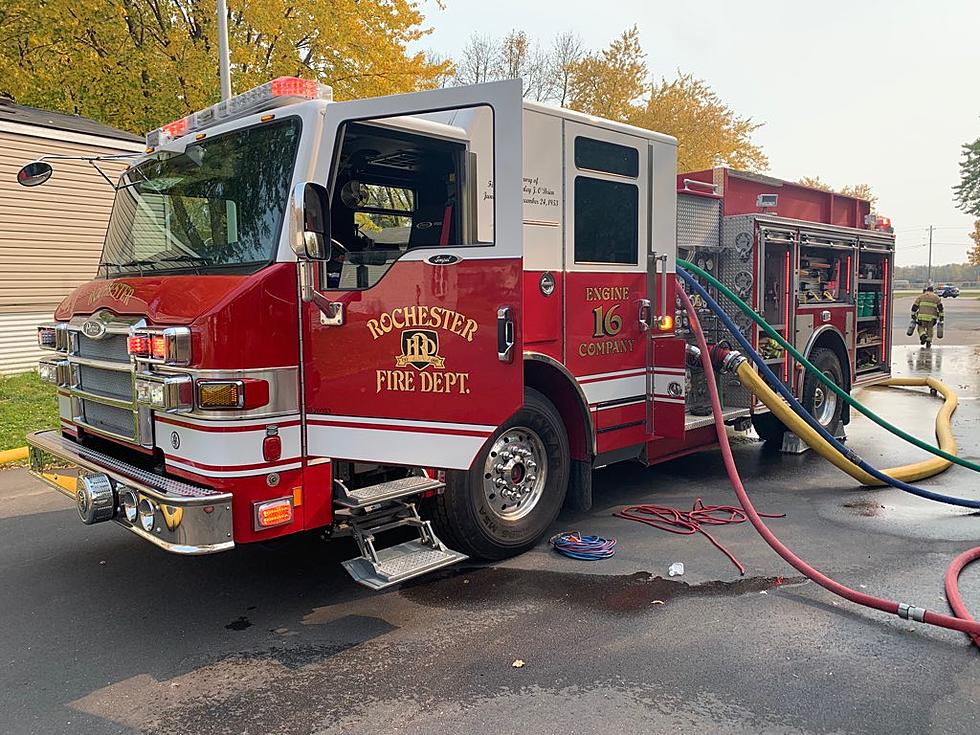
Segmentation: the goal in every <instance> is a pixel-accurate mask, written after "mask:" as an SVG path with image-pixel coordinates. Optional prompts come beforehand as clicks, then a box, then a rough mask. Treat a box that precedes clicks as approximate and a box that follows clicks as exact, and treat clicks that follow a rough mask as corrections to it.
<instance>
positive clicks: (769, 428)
mask: <svg viewBox="0 0 980 735" xmlns="http://www.w3.org/2000/svg"><path fill="white" fill-rule="evenodd" d="M752 428H753V429H755V433H756V434H758V435H759V438H760V439H762V441H764V442H766V443H767V444H778V445H779V446H782V444H783V434H784V433H785V432H786V426H785V425H784V424H783V422H782V421H780V420H779V419H777V418H776V417H775V416H774V415H773V414H771V413H770V412H769V411H766V412H765V413H757V414H753V416H752Z"/></svg>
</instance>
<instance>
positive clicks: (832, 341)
mask: <svg viewBox="0 0 980 735" xmlns="http://www.w3.org/2000/svg"><path fill="white" fill-rule="evenodd" d="M818 348H823V349H825V350H830V351H831V352H833V353H834V354H835V355H836V356H837V359H838V360H839V361H840V366H841V370H843V371H844V385H842V386H841V388H843V389H844V390H846V391H847V392H848V393H850V391H851V357H850V354H849V353H848V351H847V346H846V344H845V343H844V335H842V334H841V333H840V332H839V331H838V330H837V329H836V328H835V327H832V326H830V325H829V324H828V325H826V326H824V327H823V328H821V329H819V330H817V331H816V332H814V334H813V336H812V337H811V338H810V342H809V344H808V345H807V349H806V352H805V353H804V354H805V355H806V357H807V358H808V359H809V357H810V355H812V354H813V351H814V350H816V349H818ZM850 408H851V407H850V406H849V405H848V404H847V403H845V404H844V413H843V419H844V423H845V424H846V423H847V422H848V421H850V418H851V411H850Z"/></svg>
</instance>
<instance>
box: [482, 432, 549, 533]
mask: <svg viewBox="0 0 980 735" xmlns="http://www.w3.org/2000/svg"><path fill="white" fill-rule="evenodd" d="M547 481H548V455H547V453H546V452H545V448H544V442H543V441H541V437H539V436H538V435H537V433H535V432H534V431H533V430H531V429H528V428H527V427H524V426H514V427H511V428H509V429H507V430H506V431H504V432H503V433H502V434H501V435H500V436H498V437H497V439H496V441H494V443H493V446H491V447H490V452H489V453H488V454H487V461H486V462H485V463H484V466H483V496H484V498H485V499H486V501H487V507H489V508H490V511H491V512H492V513H493V514H494V515H495V516H497V517H498V518H501V519H503V520H506V521H516V520H520V519H521V518H524V517H525V516H527V515H528V514H529V513H530V512H531V511H532V510H534V508H535V507H536V506H537V504H538V502H539V501H540V500H541V496H542V495H544V487H545V484H546V483H547Z"/></svg>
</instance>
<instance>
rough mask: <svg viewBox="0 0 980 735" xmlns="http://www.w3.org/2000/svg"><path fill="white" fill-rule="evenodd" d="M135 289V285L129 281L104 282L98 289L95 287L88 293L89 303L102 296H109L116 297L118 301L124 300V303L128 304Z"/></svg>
mask: <svg viewBox="0 0 980 735" xmlns="http://www.w3.org/2000/svg"><path fill="white" fill-rule="evenodd" d="M134 293H135V291H134V290H133V287H132V286H130V285H129V284H128V283H120V282H119V281H111V282H110V283H104V284H102V285H101V286H99V287H98V288H96V289H93V290H92V291H90V292H89V294H88V303H89V305H92V304H95V303H96V302H98V301H100V300H101V299H102V298H104V297H106V296H108V297H109V298H110V299H115V300H116V301H120V302H122V304H123V305H125V304H128V303H129V300H130V299H131V298H132V297H133V294H134Z"/></svg>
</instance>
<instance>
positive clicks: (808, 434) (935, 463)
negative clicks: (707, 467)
mask: <svg viewBox="0 0 980 735" xmlns="http://www.w3.org/2000/svg"><path fill="white" fill-rule="evenodd" d="M737 373H738V378H739V380H740V381H741V382H742V385H744V386H745V387H746V388H748V389H749V390H750V391H752V393H754V394H755V395H756V396H757V397H758V398H759V400H760V401H762V402H763V403H764V404H765V405H766V407H767V408H768V409H769V410H770V411H772V413H773V415H775V416H776V418H778V419H779V420H780V421H782V422H783V424H784V425H785V426H786V428H788V429H789V430H790V431H792V432H793V433H794V434H796V435H797V436H798V437H800V439H802V440H803V441H805V442H806V443H807V445H808V446H809V447H810V448H811V449H813V451H815V452H816V453H817V454H819V455H820V456H821V457H824V458H825V459H826V460H828V461H829V462H830V463H831V464H833V465H834V466H835V467H837V468H838V469H841V470H843V471H844V472H846V473H847V474H849V475H850V476H851V477H853V478H854V479H855V480H857V481H858V482H860V483H861V484H862V485H871V486H880V485H882V483H881V482H879V481H878V480H877V479H876V478H874V477H872V476H871V475H869V474H868V473H867V472H865V471H864V470H862V469H861V468H860V467H858V466H857V465H856V464H854V463H853V462H851V461H850V460H849V459H847V457H845V456H844V455H843V454H841V453H840V452H838V451H837V450H836V449H834V448H833V447H832V446H831V445H830V443H829V442H828V441H827V440H826V439H824V438H823V437H822V436H820V434H818V433H817V432H816V431H815V430H814V429H813V428H812V427H811V426H810V425H809V424H808V423H806V421H804V420H803V419H801V418H800V417H799V416H797V415H796V413H794V411H793V409H792V408H790V407H789V405H788V404H786V403H785V402H784V401H783V399H782V398H780V397H779V396H778V395H777V394H776V393H775V392H773V390H772V389H771V388H770V387H769V386H768V385H766V383H765V381H764V380H763V379H762V376H760V375H759V374H758V373H757V372H756V371H755V369H754V368H753V367H752V365H751V364H750V363H749V362H748V361H745V362H743V363H742V364H741V365H739V367H738V369H737ZM878 385H894V386H926V387H929V388H932V389H933V390H935V391H936V392H938V393H940V394H941V395H942V396H943V398H944V399H945V401H944V402H943V406H942V408H941V409H939V413H938V414H936V439H937V440H938V442H939V447H940V448H941V449H943V450H944V451H946V452H948V453H950V454H956V439H955V438H954V437H953V429H952V426H951V420H952V417H953V412H954V411H955V410H956V406H957V404H958V403H959V399H958V398H957V397H956V393H954V392H953V390H952V389H951V388H950V387H949V386H947V385H946V384H945V383H942V382H941V381H939V380H936V379H935V378H891V379H890V380H887V381H884V382H882V383H879V384H878ZM950 465H952V462H950V461H949V460H946V459H942V458H941V457H932V458H930V459H926V460H923V461H921V462H916V463H914V464H907V465H902V466H901V467H891V468H889V469H886V470H882V472H883V473H884V474H886V475H888V476H889V477H891V478H893V479H895V480H901V481H903V482H915V481H916V480H922V479H924V478H926V477H932V476H933V475H938V474H939V473H940V472H943V471H945V470H947V469H949V467H950Z"/></svg>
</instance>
